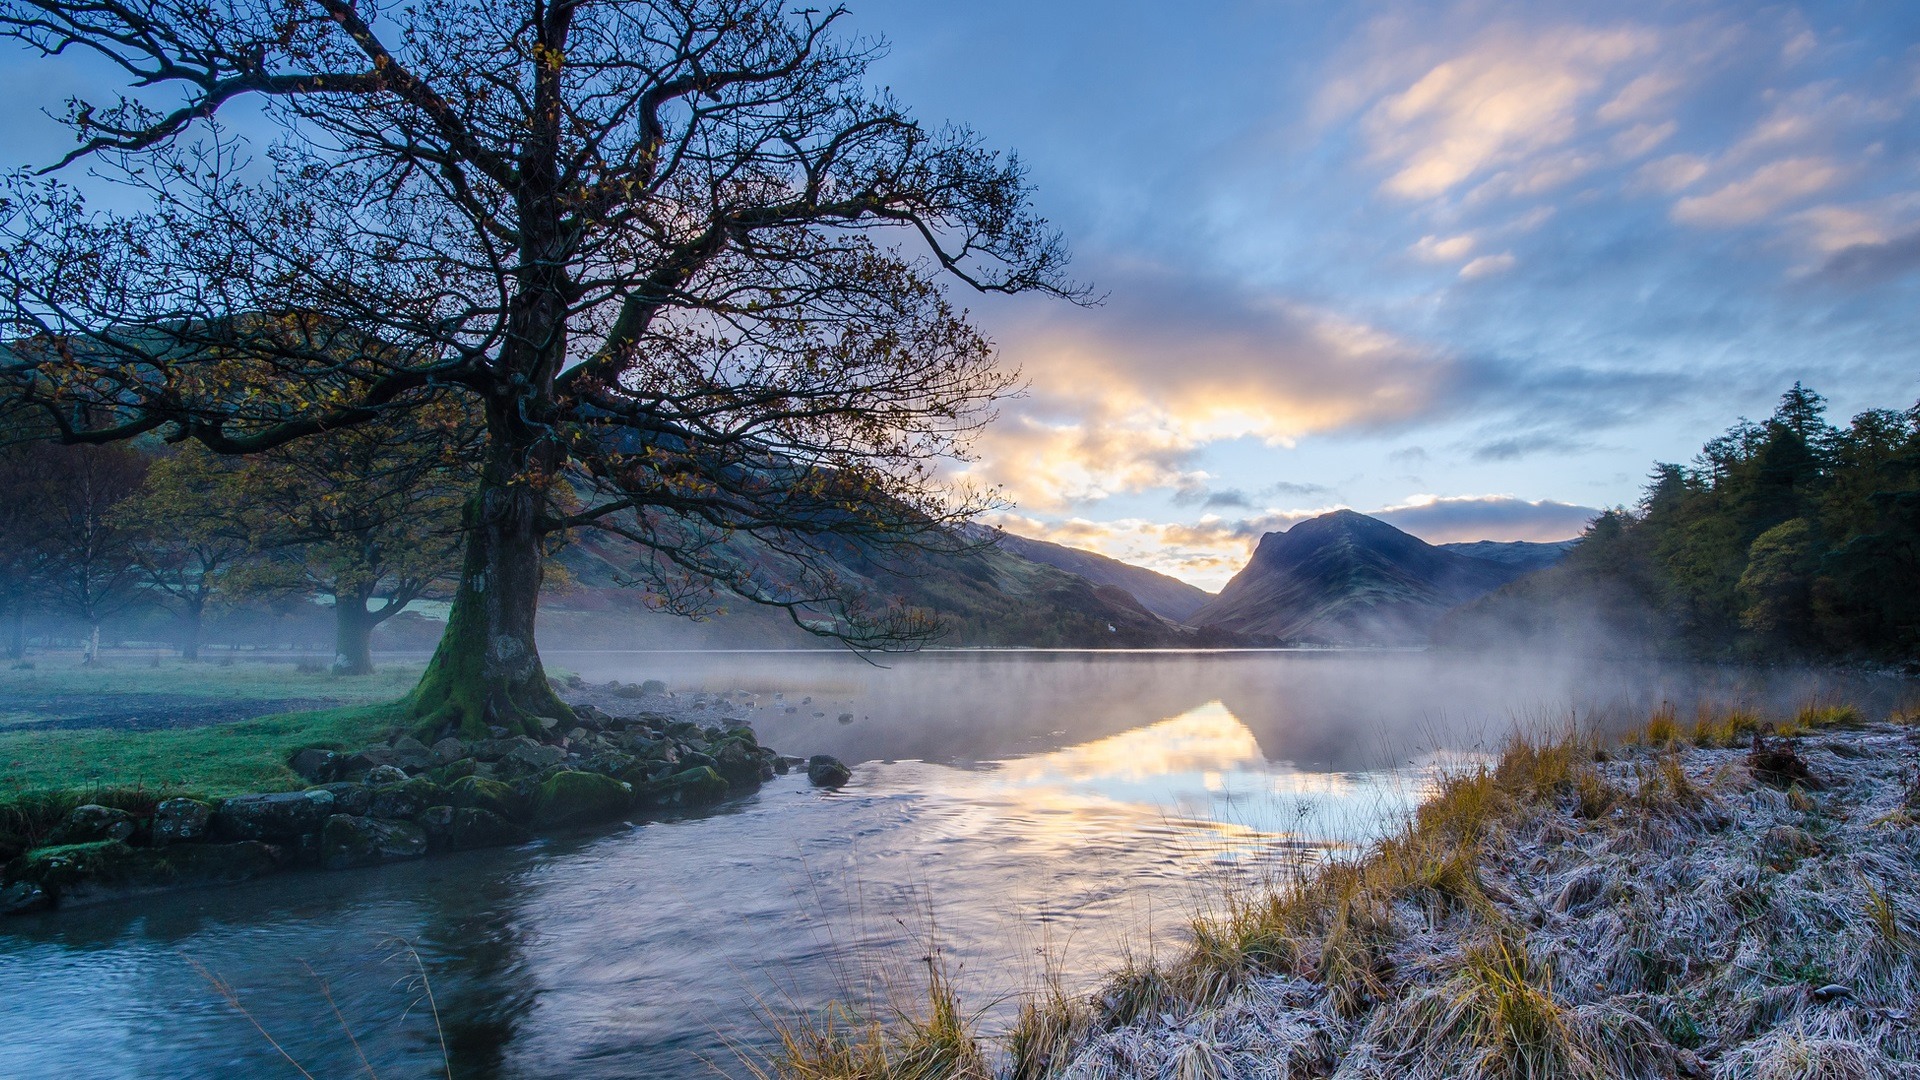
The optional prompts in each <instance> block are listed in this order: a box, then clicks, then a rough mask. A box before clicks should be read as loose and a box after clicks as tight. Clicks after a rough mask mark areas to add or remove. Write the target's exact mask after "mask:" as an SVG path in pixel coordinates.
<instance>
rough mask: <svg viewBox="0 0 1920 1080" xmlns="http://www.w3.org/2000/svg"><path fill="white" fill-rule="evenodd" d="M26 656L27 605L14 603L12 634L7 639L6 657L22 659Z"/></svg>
mask: <svg viewBox="0 0 1920 1080" xmlns="http://www.w3.org/2000/svg"><path fill="white" fill-rule="evenodd" d="M26 658H27V606H26V605H25V604H16V605H14V608H13V634H12V635H11V636H10V637H9V638H8V639H7V659H9V660H24V659H26Z"/></svg>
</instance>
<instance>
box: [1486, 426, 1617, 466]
mask: <svg viewBox="0 0 1920 1080" xmlns="http://www.w3.org/2000/svg"><path fill="white" fill-rule="evenodd" d="M1592 445H1593V444H1592V443H1589V442H1587V441H1586V440H1584V439H1574V438H1569V437H1567V436H1565V435H1559V434H1555V433H1553V432H1535V433H1533V434H1529V435H1511V436H1508V437H1506V438H1504V439H1495V440H1493V441H1492V442H1486V443H1482V444H1480V445H1479V446H1476V447H1474V448H1473V460H1475V461H1518V460H1520V459H1521V458H1525V457H1529V456H1531V455H1533V454H1536V453H1539V452H1541V451H1543V450H1545V451H1558V452H1562V453H1564V452H1568V451H1574V450H1585V449H1587V448H1589V447H1591V446H1592Z"/></svg>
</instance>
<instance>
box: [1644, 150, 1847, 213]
mask: <svg viewBox="0 0 1920 1080" xmlns="http://www.w3.org/2000/svg"><path fill="white" fill-rule="evenodd" d="M1842 175H1843V173H1842V170H1841V168H1840V166H1839V165H1837V164H1835V163H1834V162H1832V161H1828V160H1826V159H1824V158H1817V157H1797V158H1787V159H1785V160H1782V161H1774V162H1769V163H1767V164H1765V165H1762V166H1760V167H1759V168H1758V169H1755V170H1754V171H1753V172H1752V173H1751V174H1749V175H1747V176H1745V177H1742V178H1741V179H1739V180H1735V181H1733V182H1731V183H1728V184H1726V185H1724V186H1722V187H1720V188H1717V189H1715V190H1714V191H1711V192H1707V193H1706V194H1703V195H1695V196H1692V197H1689V198H1685V199H1681V200H1680V201H1679V202H1677V203H1675V204H1674V206H1673V220H1675V221H1678V222H1681V223H1682V224H1686V225H1701V226H1728V225H1745V224H1748V223H1751V222H1754V221H1758V220H1760V219H1762V218H1765V217H1768V216H1770V215H1772V214H1774V213H1775V212H1777V211H1779V210H1781V209H1782V208H1784V207H1787V206H1790V205H1792V204H1794V203H1798V202H1801V201H1803V200H1805V199H1806V198H1808V197H1809V196H1812V195H1816V194H1818V193H1820V192H1822V191H1825V190H1826V189H1827V188H1829V187H1832V186H1833V185H1834V184H1835V183H1836V182H1838V181H1839V180H1840V178H1841V176H1842Z"/></svg>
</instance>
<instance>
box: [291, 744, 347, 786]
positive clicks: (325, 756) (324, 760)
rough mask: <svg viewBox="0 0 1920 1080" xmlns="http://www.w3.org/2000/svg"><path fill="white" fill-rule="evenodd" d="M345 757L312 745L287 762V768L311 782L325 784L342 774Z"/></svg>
mask: <svg viewBox="0 0 1920 1080" xmlns="http://www.w3.org/2000/svg"><path fill="white" fill-rule="evenodd" d="M342 762H343V759H342V758H341V757H340V755H339V754H336V753H334V752H333V751H331V750H322V749H320V748H319V747H313V746H310V747H308V748H307V749H305V750H302V751H300V752H298V753H296V754H294V755H293V760H291V761H289V762H287V768H289V769H292V770H293V771H294V772H296V773H298V774H299V775H300V778H301V779H303V780H305V781H306V782H307V783H309V784H325V783H329V782H331V781H333V780H336V779H338V778H339V776H340V766H341V764H342Z"/></svg>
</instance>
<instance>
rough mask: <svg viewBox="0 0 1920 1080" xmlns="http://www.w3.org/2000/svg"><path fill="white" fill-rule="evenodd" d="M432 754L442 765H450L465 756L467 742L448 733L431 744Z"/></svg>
mask: <svg viewBox="0 0 1920 1080" xmlns="http://www.w3.org/2000/svg"><path fill="white" fill-rule="evenodd" d="M432 749H433V756H434V758H435V759H436V760H437V761H439V762H440V764H442V765H451V764H453V763H454V762H456V761H459V760H460V759H461V758H464V757H466V756H467V744H466V743H463V742H461V741H460V740H459V739H456V738H454V737H453V736H451V735H449V736H447V737H446V738H444V739H441V740H440V741H439V742H437V743H434V744H433V748H432Z"/></svg>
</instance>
